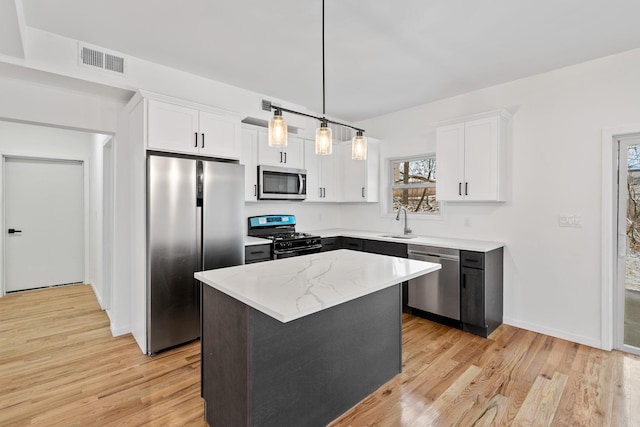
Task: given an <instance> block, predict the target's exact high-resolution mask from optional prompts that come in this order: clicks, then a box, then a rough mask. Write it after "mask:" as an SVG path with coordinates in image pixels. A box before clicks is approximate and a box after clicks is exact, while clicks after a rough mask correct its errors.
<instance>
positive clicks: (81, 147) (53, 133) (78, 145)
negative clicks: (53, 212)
mask: <svg viewBox="0 0 640 427" xmlns="http://www.w3.org/2000/svg"><path fill="white" fill-rule="evenodd" d="M92 141H93V135H92V134H90V133H85V132H78V131H71V130H65V129H57V128H50V127H44V126H34V125H26V124H22V123H13V122H7V121H1V120H0V155H5V156H6V155H8V156H25V157H39V158H51V159H69V160H82V161H83V162H84V174H85V191H84V205H85V239H84V240H85V245H84V246H85V248H84V249H85V259H84V278H83V280H84V281H85V282H86V283H92V281H91V280H92V274H91V273H92V263H91V259H92V258H93V252H94V250H95V248H93V244H92V241H91V238H92V234H93V229H94V227H95V223H94V222H93V221H92V218H91V217H90V214H89V212H90V205H91V189H90V185H88V184H89V183H90V176H91V173H92V171H91V165H92V162H91V149H92ZM2 180H3V177H2V174H0V188H3V182H2ZM4 236H5V234H4V233H0V247H3V244H4V242H3V239H4ZM41 261H42V260H41ZM0 268H1V267H0ZM0 277H3V275H2V272H1V271H0ZM96 294H97V295H98V297H99V294H100V290H99V289H96Z"/></svg>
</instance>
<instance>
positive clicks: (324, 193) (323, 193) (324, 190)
mask: <svg viewBox="0 0 640 427" xmlns="http://www.w3.org/2000/svg"><path fill="white" fill-rule="evenodd" d="M322 197H323V198H326V197H327V188H326V187H322Z"/></svg>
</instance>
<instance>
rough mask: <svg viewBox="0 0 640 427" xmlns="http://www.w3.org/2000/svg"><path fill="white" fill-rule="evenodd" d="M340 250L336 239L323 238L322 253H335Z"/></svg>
mask: <svg viewBox="0 0 640 427" xmlns="http://www.w3.org/2000/svg"><path fill="white" fill-rule="evenodd" d="M336 249H338V239H337V238H336V237H323V238H322V252H329V251H335V250H336Z"/></svg>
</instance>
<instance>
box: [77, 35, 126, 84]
mask: <svg viewBox="0 0 640 427" xmlns="http://www.w3.org/2000/svg"><path fill="white" fill-rule="evenodd" d="M78 46H79V49H78V54H79V56H78V63H79V64H80V66H82V67H85V68H91V69H92V70H96V69H99V70H102V71H107V72H109V73H114V74H119V75H121V76H122V75H125V70H126V69H125V57H124V55H123V54H121V53H118V52H114V51H109V50H106V49H103V48H101V47H98V46H92V45H89V44H86V43H79V44H78Z"/></svg>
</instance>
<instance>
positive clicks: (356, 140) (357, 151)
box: [351, 130, 367, 160]
mask: <svg viewBox="0 0 640 427" xmlns="http://www.w3.org/2000/svg"><path fill="white" fill-rule="evenodd" d="M351 158H352V159H353V160H367V137H366V136H364V135H363V134H362V131H361V130H359V131H356V136H354V137H353V140H352V141H351Z"/></svg>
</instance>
